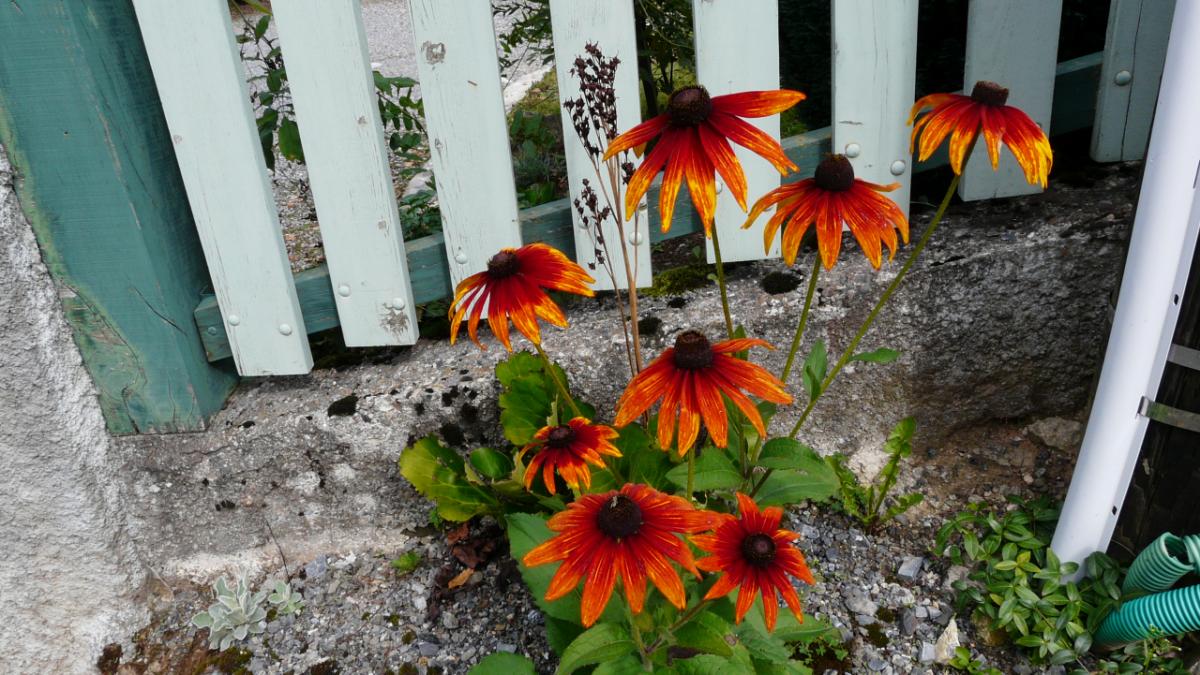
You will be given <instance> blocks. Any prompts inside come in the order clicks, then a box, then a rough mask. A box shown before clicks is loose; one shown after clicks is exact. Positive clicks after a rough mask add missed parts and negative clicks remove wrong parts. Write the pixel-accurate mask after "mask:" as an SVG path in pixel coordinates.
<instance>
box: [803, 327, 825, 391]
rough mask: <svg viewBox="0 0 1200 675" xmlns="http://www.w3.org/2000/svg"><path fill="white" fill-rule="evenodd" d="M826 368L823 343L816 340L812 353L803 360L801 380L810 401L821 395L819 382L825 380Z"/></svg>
mask: <svg viewBox="0 0 1200 675" xmlns="http://www.w3.org/2000/svg"><path fill="white" fill-rule="evenodd" d="M828 368H829V358H828V356H827V355H826V353H825V341H824V340H817V342H816V343H815V344H814V345H813V348H812V351H811V352H809V353H808V358H806V359H804V373H803V377H802V378H801V379H802V380H803V382H804V389H805V391H807V392H808V396H809V398H810V399H812V400H816V398H817V397H818V396H820V395H821V382H822V381H824V380H825V373H826V371H827V370H828Z"/></svg>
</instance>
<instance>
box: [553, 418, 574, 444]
mask: <svg viewBox="0 0 1200 675" xmlns="http://www.w3.org/2000/svg"><path fill="white" fill-rule="evenodd" d="M573 440H575V430H574V429H572V428H571V426H570V425H568V424H560V425H558V426H556V427H554V428H553V429H551V430H550V434H549V436H547V437H546V445H548V446H550V447H552V448H565V447H567V446H568V445H570V444H571V441H573Z"/></svg>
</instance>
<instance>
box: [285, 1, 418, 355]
mask: <svg viewBox="0 0 1200 675" xmlns="http://www.w3.org/2000/svg"><path fill="white" fill-rule="evenodd" d="M272 8H273V10H274V13H275V21H276V25H277V27H278V29H279V39H280V42H281V46H282V48H283V58H284V62H285V63H286V65H287V72H288V83H289V85H290V87H291V94H292V101H293V104H294V106H295V110H296V121H297V123H298V124H299V126H300V136H301V139H302V141H303V144H304V157H305V164H306V165H307V167H308V176H309V180H310V181H311V184H312V193H313V200H314V202H315V203H316V208H317V218H318V222H319V223H320V228H321V241H322V243H323V244H324V250H325V258H326V261H327V264H328V267H329V277H330V283H332V285H333V288H334V298H335V299H336V301H337V310H338V319H339V323H340V324H341V326H342V335H343V337H344V339H345V343H346V345H347V346H349V347H368V346H376V345H403V344H412V343H413V342H416V340H417V315H416V311H415V306H414V305H415V303H414V302H413V297H412V288H411V286H410V285H409V283H408V262H407V260H406V256H405V251H404V236H403V233H402V232H401V230H400V217H399V214H398V212H397V209H396V194H395V187H394V186H393V185H392V176H391V168H390V166H389V165H388V154H389V151H388V147H387V145H386V144H385V143H384V138H383V123H382V122H381V121H380V118H379V106H378V103H377V98H376V93H375V83H374V79H373V77H372V74H371V65H370V58H369V56H368V54H367V36H366V32H365V31H364V29H363V23H362V11H361V7H360V6H359V3H358V0H275V3H274V4H273V6H272Z"/></svg>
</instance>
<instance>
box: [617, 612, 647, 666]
mask: <svg viewBox="0 0 1200 675" xmlns="http://www.w3.org/2000/svg"><path fill="white" fill-rule="evenodd" d="M620 604H621V607H623V608H624V609H625V620H626V621H628V622H629V634H630V637H632V638H633V644H634V646H635V647H637V650H638V656H640V657H641V659H642V669H643V670H645V671H647V672H649V671H651V670H653V669H654V668H653V664H651V663H650V654H651V652H650V651H649V650H647V649H646V643H645V642H644V641H643V640H642V631H641V629H640V628H638V625H637V621H635V620H634V616H633V610H632V609H630V608H629V603H628V602H622V603H620Z"/></svg>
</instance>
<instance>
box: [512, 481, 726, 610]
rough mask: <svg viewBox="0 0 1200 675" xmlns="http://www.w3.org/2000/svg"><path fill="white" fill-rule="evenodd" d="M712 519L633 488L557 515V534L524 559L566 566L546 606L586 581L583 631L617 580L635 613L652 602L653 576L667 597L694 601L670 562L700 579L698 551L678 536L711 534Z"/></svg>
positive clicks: (586, 499)
mask: <svg viewBox="0 0 1200 675" xmlns="http://www.w3.org/2000/svg"><path fill="white" fill-rule="evenodd" d="M712 515H713V514H710V513H708V512H706V511H697V510H696V509H694V508H692V505H691V504H690V503H688V501H687V500H685V499H683V498H681V497H673V496H671V495H666V494H663V493H661V492H659V491H658V490H655V489H654V488H651V487H648V486H646V485H636V484H633V483H627V484H626V485H625V486H624V487H622V488H621V490H620V491H617V490H613V491H612V492H608V493H605V494H600V495H583V496H582V497H580V498H579V499H576V500H575V501H574V502H571V503H570V504H569V505H567V509H566V510H565V511H560V512H558V513H556V514H554V515H553V516H552V517H551V518H550V521H549V523H548V524H549V526H550V529H551V530H553V531H554V532H557V533H558V534H557V535H556V536H554V537H552V538H551V539H549V540H548V541H546V542H544V543H542V544H540V545H538V546H537V547H535V548H534V549H533V550H532V551H530V552H529V553H527V554H525V558H524V560H523V562H524V563H525V564H526V565H527V566H529V567H535V566H537V565H545V564H547V563H552V562H557V561H560V560H561V561H563V562H562V565H560V566H559V568H558V571H557V572H555V574H554V578H553V579H551V580H550V587H549V588H548V589H547V590H546V599H547V600H557V599H558V598H561V597H562V596H564V595H566V594H567V593H570V592H571V591H572V590H573V589H574V588H575V586H576V585H578V584H579V581H580V579H583V580H584V582H583V601H582V602H581V603H580V613H581V615H582V616H581V618H582V620H583V625H584V626H591V625H592V624H593V623H595V622H596V619H597V618H599V617H600V614H601V613H602V612H603V611H604V606H605V605H607V604H608V599H609V598H610V597H612V592H613V587H614V586H615V585H616V582H617V578H618V577H619V578H620V579H621V582H622V586H624V587H625V598H626V600H628V601H629V607H630V609H632V610H633V612H634V613H635V614H637V613H640V612H641V611H642V606H643V605H644V604H645V600H646V578H647V577H649V579H650V581H653V582H654V585H655V586H657V587H658V590H659V591H660V592H662V594H663V597H665V598H666V599H667V600H668V601H670V603H671V604H673V605H675V606H676V607H678V608H679V609H683V608H684V605H685V604H686V601H687V597H686V594H685V593H684V590H683V581H682V580H681V579H680V578H679V572H677V571H676V570H675V568H674V567H672V566H671V561H672V560H673V561H675V562H677V563H679V564H680V565H681V566H683V568H684V569H686V570H687V571H689V572H691V573H692V574H695V575H696V576H697V577H699V576H700V572H699V571H697V570H696V562H695V560H694V559H693V558H692V552H691V550H690V549H689V548H688V546H687V544H686V543H684V542H683V540H681V539H680V538H679V537H677V536H676V535H677V534H692V533H696V532H703V531H704V530H706V529H709V528H710V527H711V523H712ZM585 577H586V578H585Z"/></svg>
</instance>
